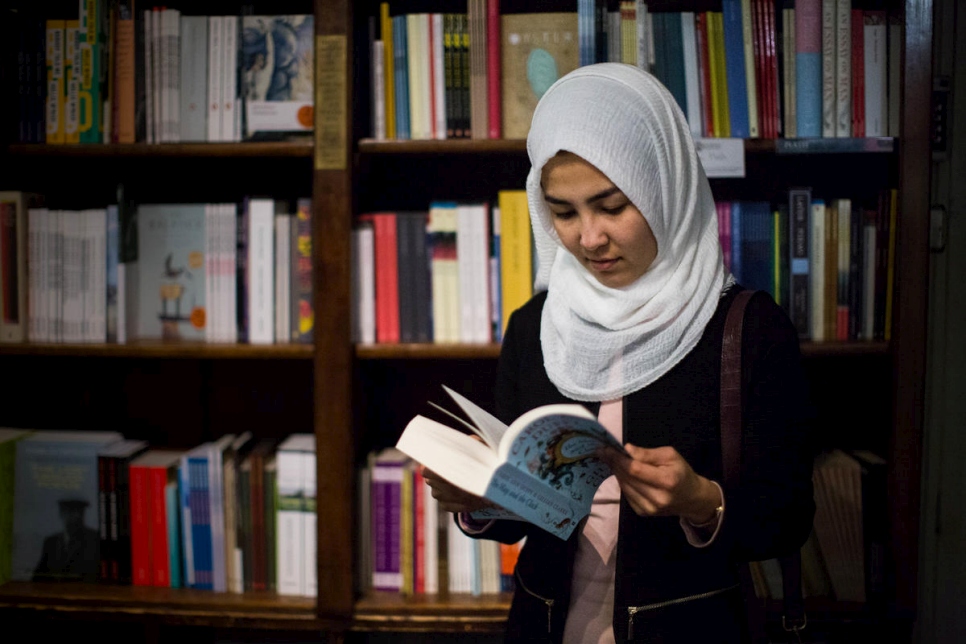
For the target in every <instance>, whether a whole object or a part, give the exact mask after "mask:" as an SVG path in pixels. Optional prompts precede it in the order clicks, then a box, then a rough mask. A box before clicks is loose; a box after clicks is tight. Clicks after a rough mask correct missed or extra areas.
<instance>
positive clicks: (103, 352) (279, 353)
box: [0, 340, 312, 360]
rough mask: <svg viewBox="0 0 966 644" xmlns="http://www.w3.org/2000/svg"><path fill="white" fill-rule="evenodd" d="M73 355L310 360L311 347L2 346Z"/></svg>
mask: <svg viewBox="0 0 966 644" xmlns="http://www.w3.org/2000/svg"><path fill="white" fill-rule="evenodd" d="M3 355H7V356H70V357H76V358H84V357H86V358H166V359H177V358H185V359H200V360H205V359H208V360H232V359H243V360H251V359H260V360H308V359H310V358H311V357H312V347H311V346H310V345H307V344H268V345H257V344H214V343H205V342H163V341H160V340H137V341H134V342H131V343H128V344H38V343H26V342H25V343H23V344H0V356H3Z"/></svg>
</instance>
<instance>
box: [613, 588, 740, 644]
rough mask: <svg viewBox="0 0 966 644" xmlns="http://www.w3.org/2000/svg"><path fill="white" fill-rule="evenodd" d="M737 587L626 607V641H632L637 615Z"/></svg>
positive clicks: (712, 595)
mask: <svg viewBox="0 0 966 644" xmlns="http://www.w3.org/2000/svg"><path fill="white" fill-rule="evenodd" d="M737 587H738V584H735V585H733V586H728V587H727V588H719V589H718V590H709V591H708V592H706V593H699V594H697V595H688V596H687V597H678V598H677V599H668V600H666V601H663V602H657V603H655V604H647V605H644V606H628V607H627V639H628V640H632V639H634V616H635V615H637V614H638V613H641V612H644V611H648V610H657V609H658V608H665V607H667V606H673V605H675V604H683V603H685V602H689V601H693V600H695V599H706V598H708V597H714V596H715V595H720V594H721V593H726V592H728V591H729V590H734V589H735V588H737Z"/></svg>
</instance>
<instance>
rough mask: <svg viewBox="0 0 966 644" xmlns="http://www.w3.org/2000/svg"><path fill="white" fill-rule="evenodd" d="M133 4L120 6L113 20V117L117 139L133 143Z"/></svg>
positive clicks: (134, 72) (134, 71)
mask: <svg viewBox="0 0 966 644" xmlns="http://www.w3.org/2000/svg"><path fill="white" fill-rule="evenodd" d="M132 9H133V5H128V6H124V5H123V4H122V5H121V6H120V7H118V9H117V10H116V11H117V16H116V19H115V23H114V35H115V41H114V86H113V88H112V90H113V96H112V98H113V100H114V104H113V108H112V109H113V112H114V113H113V117H114V131H115V132H116V139H115V142H116V143H134V142H135V134H134V103H135V98H134V78H135V74H136V70H135V65H134V14H133V11H132Z"/></svg>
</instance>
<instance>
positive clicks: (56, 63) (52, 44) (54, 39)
mask: <svg viewBox="0 0 966 644" xmlns="http://www.w3.org/2000/svg"><path fill="white" fill-rule="evenodd" d="M66 22H67V21H66V20H48V21H47V104H46V107H47V143H63V142H64V99H63V96H64V30H65V29H66V27H67V25H66Z"/></svg>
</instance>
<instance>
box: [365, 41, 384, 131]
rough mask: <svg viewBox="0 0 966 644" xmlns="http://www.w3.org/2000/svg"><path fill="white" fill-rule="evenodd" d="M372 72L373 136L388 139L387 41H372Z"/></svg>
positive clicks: (370, 81) (370, 80)
mask: <svg viewBox="0 0 966 644" xmlns="http://www.w3.org/2000/svg"><path fill="white" fill-rule="evenodd" d="M371 71H372V73H371V75H370V79H369V84H370V87H371V89H372V138H374V139H376V140H377V141H384V140H385V139H386V87H385V82H386V69H385V43H384V42H383V41H381V40H374V41H373V42H372V69H371Z"/></svg>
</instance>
